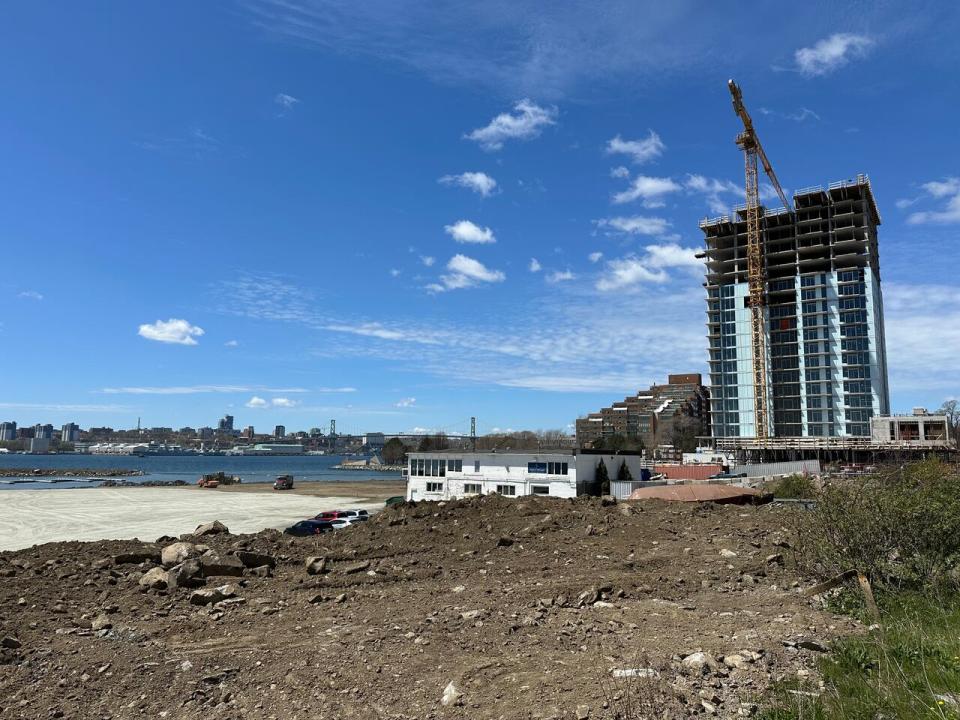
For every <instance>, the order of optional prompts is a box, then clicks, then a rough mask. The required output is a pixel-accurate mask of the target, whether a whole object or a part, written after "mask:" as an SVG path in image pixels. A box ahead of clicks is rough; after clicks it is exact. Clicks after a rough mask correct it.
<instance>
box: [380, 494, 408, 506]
mask: <svg viewBox="0 0 960 720" xmlns="http://www.w3.org/2000/svg"><path fill="white" fill-rule="evenodd" d="M406 501H407V499H406V498H405V497H404V496H403V495H394V496H393V497H388V498H387V500H386V502H384V505H385V506H386V507H390V506H391V505H400V504H401V503H405V502H406Z"/></svg>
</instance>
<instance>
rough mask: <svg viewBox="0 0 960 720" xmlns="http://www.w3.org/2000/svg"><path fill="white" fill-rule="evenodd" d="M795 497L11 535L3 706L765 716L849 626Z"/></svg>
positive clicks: (550, 504)
mask: <svg viewBox="0 0 960 720" xmlns="http://www.w3.org/2000/svg"><path fill="white" fill-rule="evenodd" d="M783 512H785V511H783V510H777V509H775V508H772V507H770V506H766V507H759V508H754V507H746V508H744V507H733V506H715V505H700V506H678V505H669V504H664V503H659V502H650V503H645V504H643V505H634V504H625V503H619V504H617V503H615V502H613V501H611V500H605V501H601V500H599V499H595V498H578V499H576V500H557V499H550V498H524V499H520V500H507V499H504V498H501V497H499V496H489V497H484V498H477V499H474V500H469V501H452V502H448V503H419V504H415V505H414V504H406V505H401V506H397V507H393V508H390V509H388V510H385V511H384V512H381V513H379V514H378V515H376V516H375V517H374V518H372V519H371V520H370V521H369V522H366V523H362V524H359V525H355V526H353V527H351V528H348V529H346V530H342V531H338V532H335V533H328V534H325V535H322V536H317V537H312V538H291V537H288V536H285V535H283V534H281V533H278V532H276V531H265V532H261V533H258V534H255V535H242V536H238V535H231V534H230V533H229V532H228V531H226V529H225V528H223V527H222V526H219V527H218V526H216V525H214V526H213V527H205V528H203V531H202V533H198V534H194V535H189V536H182V537H180V538H161V539H159V540H157V541H156V542H138V541H109V542H94V543H76V542H72V543H51V544H48V545H42V546H37V547H34V548H30V549H27V550H22V551H17V552H7V553H0V718H50V717H65V718H133V717H138V718H139V717H166V718H193V717H197V718H219V717H223V718H239V717H267V718H293V717H302V718H325V717H329V718H354V717H356V718H396V719H400V718H410V719H411V720H412V719H413V718H417V719H421V718H471V719H474V718H558V719H559V718H580V719H583V718H615V717H645V716H647V715H645V714H642V713H641V711H640V708H642V707H643V706H645V705H651V706H654V707H655V708H656V710H655V711H653V712H651V713H650V715H649V716H650V717H688V716H702V715H709V716H718V717H743V716H749V715H750V714H752V713H754V712H755V710H756V703H757V699H758V697H759V695H760V694H761V693H762V692H763V691H764V689H765V688H766V687H767V686H768V685H769V684H770V683H771V682H773V681H775V680H778V679H781V678H784V677H796V676H797V675H798V674H799V675H801V676H812V675H813V673H814V670H813V669H812V668H813V666H814V661H815V659H816V655H817V654H818V652H822V651H823V650H824V649H825V645H826V644H827V643H828V642H829V641H830V639H831V638H832V637H833V636H835V635H838V634H846V633H848V632H851V631H854V630H855V629H856V625H855V623H854V622H853V621H852V620H850V619H849V618H844V617H841V616H834V615H832V614H830V613H828V612H826V611H824V610H823V609H822V608H820V607H819V606H817V605H816V604H814V603H812V602H811V601H809V600H807V599H805V598H804V597H803V596H801V595H800V592H799V588H798V587H797V582H796V581H797V578H796V574H795V572H793V571H792V570H791V569H790V567H789V551H788V550H787V549H786V546H787V545H788V539H789V538H788V533H787V531H786V530H785V529H784V527H783V525H784V520H785V518H784V516H783V514H782V513H783ZM785 557H786V561H785V560H784V558H785Z"/></svg>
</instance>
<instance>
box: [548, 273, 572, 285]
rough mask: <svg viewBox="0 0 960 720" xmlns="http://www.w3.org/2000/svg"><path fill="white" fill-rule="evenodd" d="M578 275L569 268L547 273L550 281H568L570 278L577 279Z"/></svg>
mask: <svg viewBox="0 0 960 720" xmlns="http://www.w3.org/2000/svg"><path fill="white" fill-rule="evenodd" d="M576 277H577V276H576V275H574V274H573V273H572V272H570V271H569V270H554V271H553V272H552V273H550V274H549V275H547V282H548V283H561V282H567V281H568V280H574V279H576Z"/></svg>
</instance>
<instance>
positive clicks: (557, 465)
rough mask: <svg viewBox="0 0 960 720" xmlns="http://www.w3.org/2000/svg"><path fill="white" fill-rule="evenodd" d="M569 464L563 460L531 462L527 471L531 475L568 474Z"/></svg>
mask: <svg viewBox="0 0 960 720" xmlns="http://www.w3.org/2000/svg"><path fill="white" fill-rule="evenodd" d="M568 469H569V466H568V464H567V463H561V462H529V463H527V472H528V473H530V474H531V475H566V474H567V471H568Z"/></svg>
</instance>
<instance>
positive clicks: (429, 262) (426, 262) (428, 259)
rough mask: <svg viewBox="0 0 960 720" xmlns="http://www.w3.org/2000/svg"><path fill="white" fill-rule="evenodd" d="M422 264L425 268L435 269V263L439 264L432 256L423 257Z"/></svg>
mask: <svg viewBox="0 0 960 720" xmlns="http://www.w3.org/2000/svg"><path fill="white" fill-rule="evenodd" d="M420 262H422V263H423V264H424V266H425V267H433V265H434V263H435V262H437V259H436V258H435V257H433V256H432V255H421V256H420Z"/></svg>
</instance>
